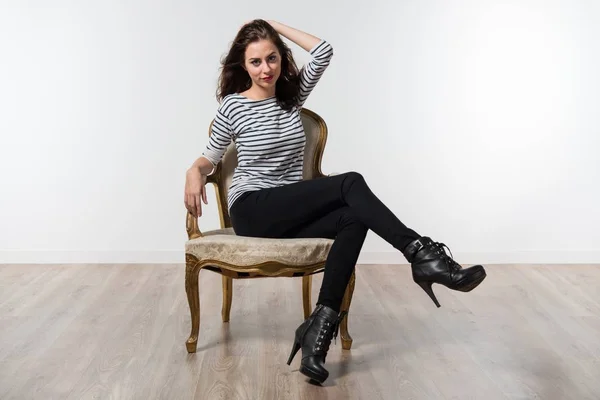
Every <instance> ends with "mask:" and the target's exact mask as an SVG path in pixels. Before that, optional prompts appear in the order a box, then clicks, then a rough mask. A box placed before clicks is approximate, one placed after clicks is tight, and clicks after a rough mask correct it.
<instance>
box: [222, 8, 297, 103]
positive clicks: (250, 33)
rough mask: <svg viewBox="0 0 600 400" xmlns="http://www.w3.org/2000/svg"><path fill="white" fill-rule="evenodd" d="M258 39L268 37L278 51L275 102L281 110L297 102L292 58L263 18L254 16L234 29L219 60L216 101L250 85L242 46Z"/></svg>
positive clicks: (239, 91)
mask: <svg viewBox="0 0 600 400" xmlns="http://www.w3.org/2000/svg"><path fill="white" fill-rule="evenodd" d="M261 39H266V40H270V41H271V42H273V44H274V45H275V46H276V47H277V49H278V50H279V54H281V74H280V76H279V79H278V80H277V83H276V84H275V96H276V97H277V102H278V103H279V105H280V106H281V108H283V109H284V110H290V109H291V108H293V107H294V106H296V104H297V97H298V92H299V90H300V84H299V83H300V77H299V72H298V67H297V66H296V63H295V62H294V57H293V56H292V51H291V49H290V48H289V47H288V46H287V45H286V44H285V43H284V41H283V40H282V39H281V36H279V34H278V33H277V31H276V30H275V29H274V28H273V27H272V26H271V24H269V23H268V22H267V21H265V20H262V19H256V20H254V21H252V22H249V23H247V24H246V25H244V26H243V27H242V28H241V29H240V31H239V32H238V33H237V35H236V37H235V39H234V40H233V43H232V45H231V48H230V49H229V52H228V53H227V55H226V56H225V58H224V59H223V60H221V74H220V76H219V83H218V85H217V93H216V97H217V101H219V102H221V100H222V99H223V98H224V97H225V96H227V95H229V94H232V93H241V92H243V91H245V90H247V89H249V88H250V87H251V86H252V80H251V79H250V75H248V72H247V71H246V70H245V69H244V67H243V66H244V57H245V54H246V47H247V46H248V44H250V43H252V42H256V41H259V40H261Z"/></svg>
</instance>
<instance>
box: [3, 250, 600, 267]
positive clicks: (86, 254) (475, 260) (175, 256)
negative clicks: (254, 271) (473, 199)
mask: <svg viewBox="0 0 600 400" xmlns="http://www.w3.org/2000/svg"><path fill="white" fill-rule="evenodd" d="M453 254H454V259H455V260H456V261H457V262H458V263H461V264H600V251H596V250H586V251H533V250H532V251H513V252H482V253H476V252H471V253H466V252H465V253H453ZM173 263H185V256H184V252H183V250H181V251H177V250H155V251H68V250H65V251H54V250H39V251H27V250H0V264H173ZM358 263H359V264H408V262H407V261H406V259H405V258H404V256H402V254H401V253H400V252H397V251H382V252H368V251H365V252H362V253H361V255H360V257H359V259H358Z"/></svg>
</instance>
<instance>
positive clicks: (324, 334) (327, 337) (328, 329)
mask: <svg viewBox="0 0 600 400" xmlns="http://www.w3.org/2000/svg"><path fill="white" fill-rule="evenodd" d="M346 314H348V311H342V312H341V313H340V315H339V316H338V318H337V319H336V320H335V321H334V322H329V321H325V323H324V324H323V325H322V326H321V329H320V330H319V334H318V336H317V342H316V347H315V351H316V352H318V353H321V354H326V353H327V352H328V351H329V345H330V344H331V339H332V335H333V339H334V343H337V335H338V331H339V328H340V323H341V322H342V319H344V317H345V316H346Z"/></svg>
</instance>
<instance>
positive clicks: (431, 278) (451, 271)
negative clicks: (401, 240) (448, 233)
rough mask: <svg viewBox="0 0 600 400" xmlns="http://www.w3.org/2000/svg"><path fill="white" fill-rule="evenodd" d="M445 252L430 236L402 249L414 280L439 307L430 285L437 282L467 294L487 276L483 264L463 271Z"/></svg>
mask: <svg viewBox="0 0 600 400" xmlns="http://www.w3.org/2000/svg"><path fill="white" fill-rule="evenodd" d="M446 249H448V251H450V249H449V248H448V246H446V245H445V244H444V243H439V242H434V241H433V240H432V239H431V238H430V237H427V236H422V237H420V238H419V239H416V240H413V241H412V242H411V243H409V245H408V246H406V248H405V249H404V250H403V254H404V256H405V257H406V260H407V261H408V262H409V263H410V264H411V269H412V276H413V280H414V281H415V283H416V284H418V285H419V286H421V288H422V289H423V290H424V291H425V293H427V294H428V295H429V297H430V298H431V300H433V302H434V303H435V305H436V306H438V307H441V306H440V303H439V302H438V301H437V299H436V297H435V295H434V294H433V290H432V289H431V285H432V284H434V283H437V284H440V285H444V286H446V287H447V288H449V289H452V290H458V291H461V292H470V291H471V290H473V289H475V288H476V287H477V286H478V285H479V284H480V283H481V282H482V281H483V280H484V279H485V277H486V272H485V268H483V265H479V264H478V265H473V266H472V267H469V268H463V267H462V266H461V265H460V264H458V263H457V262H456V261H454V259H453V258H452V252H450V255H448V254H446Z"/></svg>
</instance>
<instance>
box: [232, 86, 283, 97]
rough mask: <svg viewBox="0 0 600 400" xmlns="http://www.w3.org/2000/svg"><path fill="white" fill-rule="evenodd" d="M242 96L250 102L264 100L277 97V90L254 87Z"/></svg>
mask: <svg viewBox="0 0 600 400" xmlns="http://www.w3.org/2000/svg"><path fill="white" fill-rule="evenodd" d="M240 94H241V95H242V96H244V97H247V98H249V99H250V100H264V99H268V98H270V97H273V96H275V90H264V89H262V88H258V87H255V86H252V87H251V88H250V89H248V90H246V91H245V92H242V93H240Z"/></svg>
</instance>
